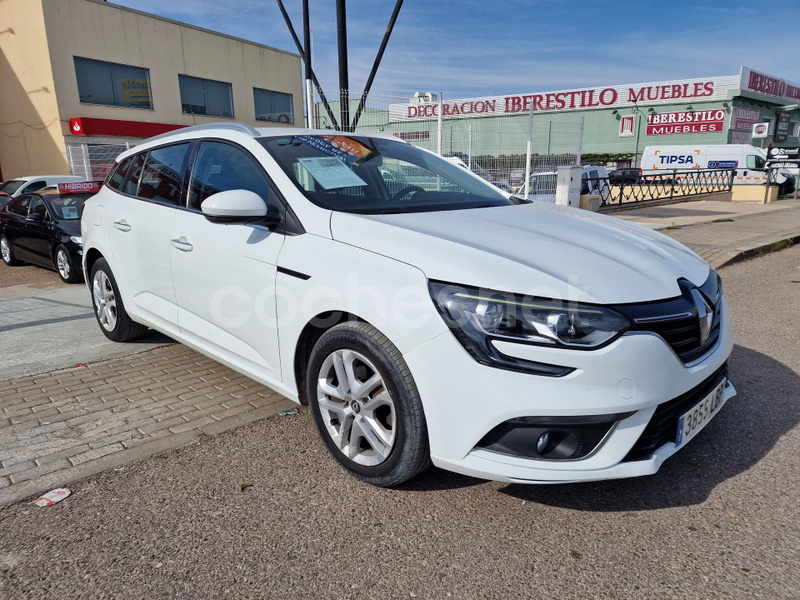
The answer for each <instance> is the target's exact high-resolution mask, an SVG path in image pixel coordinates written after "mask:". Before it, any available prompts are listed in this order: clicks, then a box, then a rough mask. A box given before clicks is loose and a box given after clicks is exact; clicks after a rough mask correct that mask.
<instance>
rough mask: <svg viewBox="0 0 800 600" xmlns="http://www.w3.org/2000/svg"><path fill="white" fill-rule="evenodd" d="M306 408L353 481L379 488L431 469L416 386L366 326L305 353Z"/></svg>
mask: <svg viewBox="0 0 800 600" xmlns="http://www.w3.org/2000/svg"><path fill="white" fill-rule="evenodd" d="M306 383H307V387H306V389H307V390H308V394H309V405H310V407H311V413H312V415H313V417H314V423H315V424H316V426H317V430H318V431H319V434H320V436H321V437H322V439H323V441H324V442H325V445H326V447H327V448H328V451H329V452H330V453H331V455H332V456H333V457H334V458H335V459H336V460H337V461H338V462H339V464H340V465H342V466H343V467H344V468H345V469H346V470H347V471H348V472H350V474H352V475H353V476H354V477H356V478H357V479H360V480H361V481H364V482H366V483H370V484H372V485H377V486H381V487H389V486H394V485H398V484H400V483H403V482H404V481H408V480H409V479H411V478H412V477H414V476H415V475H417V474H418V473H420V472H421V471H423V470H425V469H426V468H428V466H430V450H429V448H428V429H427V426H426V423H425V413H424V412H423V409H422V402H421V401H420V398H419V392H418V391H417V386H416V384H415V383H414V379H413V378H412V376H411V372H410V370H409V368H408V365H406V363H405V361H404V360H403V357H402V355H401V354H400V351H399V350H398V349H397V348H396V347H395V346H394V344H392V343H391V342H390V341H389V340H388V339H387V338H386V336H384V335H383V334H382V333H380V332H379V331H378V330H377V329H375V328H374V327H373V326H372V325H370V324H369V323H360V322H359V323H351V322H348V323H341V324H340V325H337V326H336V327H333V328H331V329H330V330H328V331H326V332H325V333H324V334H323V335H322V337H321V338H320V339H319V341H318V342H317V343H316V344H315V345H314V349H313V350H312V351H311V357H310V359H309V363H308V369H307V374H306Z"/></svg>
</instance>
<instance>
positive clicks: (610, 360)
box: [405, 300, 736, 483]
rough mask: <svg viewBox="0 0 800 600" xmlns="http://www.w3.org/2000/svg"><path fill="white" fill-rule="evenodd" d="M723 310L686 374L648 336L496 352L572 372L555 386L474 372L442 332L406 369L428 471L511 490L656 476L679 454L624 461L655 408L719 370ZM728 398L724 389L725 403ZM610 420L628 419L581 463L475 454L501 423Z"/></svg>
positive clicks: (535, 378) (726, 348)
mask: <svg viewBox="0 0 800 600" xmlns="http://www.w3.org/2000/svg"><path fill="white" fill-rule="evenodd" d="M721 308H722V315H721V318H722V322H721V331H720V338H719V340H718V343H717V344H716V346H715V347H714V348H713V349H712V350H711V351H710V352H709V353H708V354H706V355H705V356H704V357H703V358H702V359H701V360H700V361H699V362H696V363H694V364H691V365H684V364H683V363H682V362H681V360H680V359H679V358H678V357H677V356H676V355H675V353H674V352H673V351H672V349H671V348H670V347H669V345H668V344H667V343H666V342H665V341H664V340H663V339H662V338H661V337H659V336H658V335H656V334H651V333H633V334H626V335H623V336H622V337H620V338H619V339H618V340H616V341H615V342H614V343H612V344H611V345H609V346H607V347H605V348H601V349H599V350H594V351H577V350H565V349H555V348H543V347H538V346H530V345H521V344H504V346H503V348H502V351H503V352H504V353H505V354H509V355H512V356H517V357H518V358H524V359H527V360H532V361H537V362H544V363H551V364H559V365H564V366H570V367H574V368H575V371H573V372H572V373H570V374H569V375H567V376H565V377H560V378H555V377H544V376H539V375H531V374H526V373H517V372H512V371H506V370H502V369H498V368H494V367H489V366H485V365H481V364H478V363H477V362H476V361H475V360H473V359H472V357H470V356H469V355H468V354H467V352H466V351H465V350H464V349H463V348H462V347H461V345H460V344H459V343H458V342H457V341H456V339H455V338H454V336H453V335H452V334H451V333H450V332H449V331H447V332H445V333H443V334H441V335H439V336H437V337H436V338H434V339H432V340H430V341H429V342H427V343H426V344H423V345H422V346H420V347H418V348H415V349H414V350H412V351H410V352H408V353H407V354H406V355H405V360H406V362H407V363H408V366H409V368H410V369H411V372H412V374H413V376H414V379H415V381H416V383H417V387H418V389H419V392H420V397H421V398H422V402H423V406H424V409H425V416H426V420H427V424H428V434H429V439H430V449H431V459H432V461H433V463H434V465H436V466H438V467H442V468H444V469H447V470H450V471H455V472H458V473H463V474H465V475H470V476H474V477H480V478H483V479H492V480H497V481H506V482H516V483H566V482H573V481H595V480H603V479H616V478H624V477H636V476H640V475H649V474H652V473H655V472H656V471H657V470H658V469H659V467H660V466H661V463H663V462H664V460H666V459H667V458H669V457H670V456H672V455H673V454H674V453H675V452H677V451H678V449H679V448H678V447H676V445H675V443H674V442H667V443H665V444H663V445H661V446H660V447H658V448H657V449H656V450H655V451H654V452H653V453H652V454H651V455H649V456H647V457H646V458H643V459H641V460H628V461H626V460H625V459H626V456H627V455H628V453H629V452H630V451H631V449H632V448H633V447H634V445H635V444H636V442H637V441H638V440H639V438H640V437H641V436H642V433H643V432H644V431H645V428H646V427H647V425H648V423H649V422H650V419H651V417H653V414H654V413H655V411H656V409H657V408H658V406H659V405H660V404H663V403H666V402H669V401H671V400H673V399H675V398H678V397H680V396H682V395H686V394H687V392H690V391H691V390H695V389H699V388H701V387H702V386H703V384H704V383H709V380H710V379H711V378H713V377H715V376H717V374H718V373H719V372H720V371H721V370H722V369H723V367H724V365H725V363H726V361H727V359H728V356H729V355H730V353H731V350H732V348H733V338H732V334H731V330H730V321H729V318H728V312H727V305H726V304H725V303H724V300H723V304H722V307H721ZM735 394H736V391H735V389H734V387H733V385H732V384H731V383H730V382H728V383H727V385H726V386H725V388H724V391H723V399H724V400H725V401H727V400H728V399H730V398H732V397H733V396H734V395H735ZM697 400H698V401H699V400H700V398H699V397H698V398H697ZM616 413H633V414H631V415H630V416H628V417H626V418H624V419H622V420H620V421H619V422H618V423H617V425H616V426H615V427H614V428H613V429H612V430H611V431H610V433H609V434H608V435H607V436H606V437H605V439H604V440H603V442H602V443H601V444H600V445H599V446H598V447H597V448H596V449H595V450H594V451H593V452H592V453H591V454H589V455H588V456H586V457H585V458H580V459H572V460H541V459H533V458H523V457H520V456H510V455H508V454H500V453H497V452H493V451H490V450H487V449H485V448H480V447H478V443H479V442H480V441H481V440H482V439H483V438H484V436H485V435H486V434H487V433H488V432H489V431H491V430H492V429H493V428H495V427H496V426H498V425H500V424H501V423H504V422H506V421H508V420H509V419H517V418H519V417H573V418H574V417H586V416H594V415H606V414H616ZM676 433H677V431H676ZM700 435H702V433H701V434H700ZM682 447H683V446H681V449H682Z"/></svg>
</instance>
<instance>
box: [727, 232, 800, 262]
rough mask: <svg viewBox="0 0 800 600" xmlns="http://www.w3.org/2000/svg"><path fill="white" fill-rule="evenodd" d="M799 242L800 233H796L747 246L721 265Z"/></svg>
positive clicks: (754, 256)
mask: <svg viewBox="0 0 800 600" xmlns="http://www.w3.org/2000/svg"><path fill="white" fill-rule="evenodd" d="M797 243H800V234H794V235H790V236H787V237H784V238H780V239H778V240H775V241H774V242H770V243H768V244H763V245H761V246H756V247H754V248H747V249H746V250H741V251H739V252H738V253H737V254H736V255H734V256H732V257H731V258H730V259H728V260H727V261H726V262H724V263H722V264H721V265H720V267H726V266H728V265H731V264H733V263H735V262H739V261H742V260H747V259H749V258H756V257H758V256H761V255H764V254H771V253H772V252H778V251H780V250H785V249H786V248H791V247H792V246H794V245H795V244H797Z"/></svg>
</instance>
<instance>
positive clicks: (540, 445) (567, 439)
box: [476, 412, 633, 460]
mask: <svg viewBox="0 0 800 600" xmlns="http://www.w3.org/2000/svg"><path fill="white" fill-rule="evenodd" d="M632 414H633V413H632V412H627V413H616V414H610V415H587V416H582V417H516V418H514V419H509V420H508V421H505V422H503V423H500V424H499V425H497V426H496V427H494V428H493V429H492V430H491V431H490V432H489V433H487V434H486V435H484V436H483V438H482V439H481V440H480V441H479V442H478V444H477V445H476V447H477V448H482V449H484V450H489V451H490V452H497V453H499V454H506V455H509V456H516V457H519V458H533V459H539V460H579V459H581V458H585V457H587V456H589V455H590V454H591V453H592V452H593V451H594V450H595V449H596V448H597V447H598V446H599V445H600V444H601V443H602V442H603V440H604V439H605V437H606V436H607V435H608V433H609V432H610V431H611V429H612V427H614V424H615V423H618V422H619V421H622V420H623V419H627V418H628V417H630V416H631V415H632Z"/></svg>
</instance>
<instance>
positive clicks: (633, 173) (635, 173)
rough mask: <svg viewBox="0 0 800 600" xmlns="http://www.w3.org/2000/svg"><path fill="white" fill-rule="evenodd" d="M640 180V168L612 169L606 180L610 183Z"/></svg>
mask: <svg viewBox="0 0 800 600" xmlns="http://www.w3.org/2000/svg"><path fill="white" fill-rule="evenodd" d="M641 180H642V170H641V169H636V168H630V169H614V170H613V171H611V172H610V173H609V174H608V182H609V183H610V184H611V185H624V184H626V183H639V182H640V181H641Z"/></svg>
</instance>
